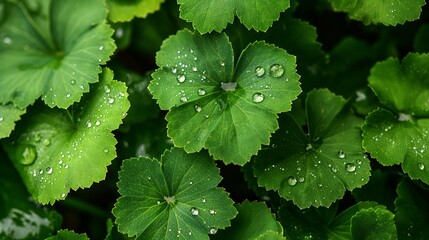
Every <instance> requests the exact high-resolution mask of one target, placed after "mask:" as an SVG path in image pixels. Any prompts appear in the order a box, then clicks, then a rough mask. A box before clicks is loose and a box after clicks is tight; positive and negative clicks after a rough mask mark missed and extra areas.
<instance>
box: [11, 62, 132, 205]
mask: <svg viewBox="0 0 429 240" xmlns="http://www.w3.org/2000/svg"><path fill="white" fill-rule="evenodd" d="M112 78H113V73H112V71H110V70H109V69H105V70H104V71H103V73H102V74H101V76H100V79H101V80H100V83H98V84H96V85H94V87H93V88H92V91H91V92H90V93H89V94H86V95H85V96H84V97H83V98H82V100H81V102H80V103H77V104H75V105H73V106H72V107H71V108H70V109H69V110H63V109H58V108H54V109H51V108H48V107H46V106H44V105H42V104H39V105H38V106H35V107H34V108H30V110H29V113H28V114H27V115H26V117H25V118H23V119H22V120H21V121H20V122H19V123H18V124H17V126H16V129H15V131H14V132H13V133H12V135H11V140H10V141H8V142H5V149H6V151H7V152H8V155H9V157H10V158H11V160H12V161H13V163H14V165H15V167H16V169H17V170H18V172H19V174H20V175H21V177H22V179H23V180H24V183H25V185H26V186H27V189H28V190H29V192H30V193H31V194H32V196H33V198H34V199H35V200H37V201H38V202H41V203H48V202H49V203H53V202H55V201H56V200H58V199H64V198H65V196H66V195H67V193H68V192H69V191H70V188H71V189H74V190H75V189H77V188H84V187H89V186H91V184H92V183H93V182H98V181H101V180H103V179H104V178H105V176H106V171H107V168H106V167H107V166H108V165H109V164H110V161H111V160H112V159H113V158H114V157H115V156H116V153H115V144H116V140H115V138H114V136H113V134H112V133H111V131H113V130H115V129H117V128H118V127H119V125H120V124H121V122H122V121H121V120H122V118H123V117H124V116H125V114H126V112H127V110H128V108H129V102H128V100H127V93H126V87H125V84H124V83H120V82H117V81H114V80H112Z"/></svg>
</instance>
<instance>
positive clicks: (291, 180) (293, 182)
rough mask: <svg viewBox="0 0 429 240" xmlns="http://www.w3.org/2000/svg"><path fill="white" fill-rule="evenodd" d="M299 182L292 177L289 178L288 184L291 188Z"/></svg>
mask: <svg viewBox="0 0 429 240" xmlns="http://www.w3.org/2000/svg"><path fill="white" fill-rule="evenodd" d="M297 182H298V181H297V180H296V178H294V177H292V176H290V177H288V178H287V183H288V184H289V186H295V185H296V183H297Z"/></svg>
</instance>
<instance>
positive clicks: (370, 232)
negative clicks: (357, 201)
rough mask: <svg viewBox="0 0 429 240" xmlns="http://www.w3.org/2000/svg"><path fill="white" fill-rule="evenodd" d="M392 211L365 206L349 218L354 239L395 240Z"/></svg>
mask: <svg viewBox="0 0 429 240" xmlns="http://www.w3.org/2000/svg"><path fill="white" fill-rule="evenodd" d="M393 217H394V215H393V213H391V212H390V211H389V210H386V209H383V208H367V209H362V210H360V211H359V212H358V213H356V214H355V215H354V216H353V217H352V219H351V233H352V237H353V239H354V240H365V239H367V240H370V239H385V240H396V239H397V236H396V227H395V222H394V221H393Z"/></svg>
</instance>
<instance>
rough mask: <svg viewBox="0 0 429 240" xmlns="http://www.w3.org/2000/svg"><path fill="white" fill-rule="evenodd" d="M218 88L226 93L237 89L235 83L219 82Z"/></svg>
mask: <svg viewBox="0 0 429 240" xmlns="http://www.w3.org/2000/svg"><path fill="white" fill-rule="evenodd" d="M220 87H221V88H222V89H223V90H224V91H227V92H233V91H235V88H236V87H237V83H236V82H221V83H220Z"/></svg>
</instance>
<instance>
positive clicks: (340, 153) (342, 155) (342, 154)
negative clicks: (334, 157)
mask: <svg viewBox="0 0 429 240" xmlns="http://www.w3.org/2000/svg"><path fill="white" fill-rule="evenodd" d="M338 157H339V158H341V159H344V158H345V157H346V154H345V153H344V152H343V151H342V150H340V151H338Z"/></svg>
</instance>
